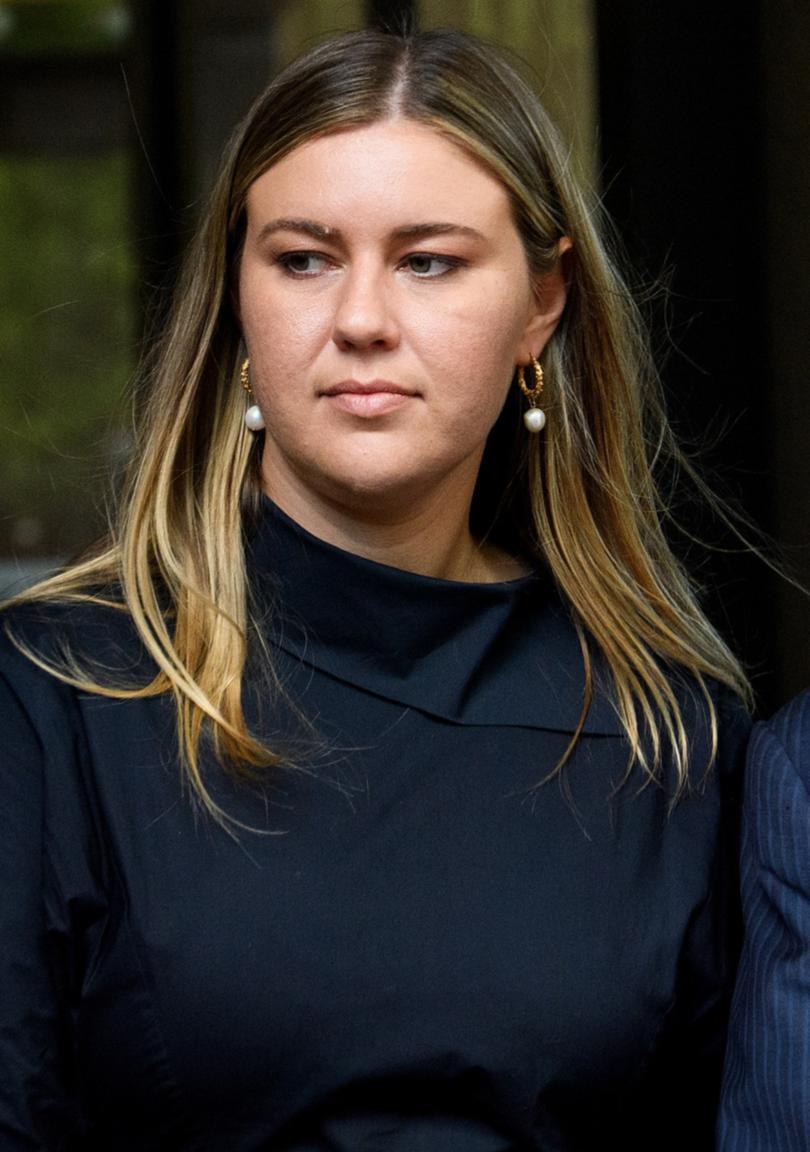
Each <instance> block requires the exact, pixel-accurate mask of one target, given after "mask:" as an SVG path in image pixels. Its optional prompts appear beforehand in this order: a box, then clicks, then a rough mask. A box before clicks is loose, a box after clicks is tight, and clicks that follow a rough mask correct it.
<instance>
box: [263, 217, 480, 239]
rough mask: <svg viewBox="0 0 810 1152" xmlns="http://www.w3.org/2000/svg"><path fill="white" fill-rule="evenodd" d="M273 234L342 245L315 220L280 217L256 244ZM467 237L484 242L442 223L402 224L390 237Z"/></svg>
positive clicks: (476, 234) (469, 231) (465, 228)
mask: <svg viewBox="0 0 810 1152" xmlns="http://www.w3.org/2000/svg"><path fill="white" fill-rule="evenodd" d="M274 232H301V233H303V234H304V235H306V236H312V237H313V238H314V239H315V240H328V241H330V242H331V243H333V244H342V243H343V241H344V236H343V233H342V232H341V231H340V229H339V228H329V227H328V226H327V225H325V224H318V223H317V221H315V220H306V219H299V218H297V217H291V216H282V217H279V219H277V220H270V221H268V223H267V224H265V225H263V226H262V228H261V229H260V230H259V235H258V242H259V243H261V241H262V240H266V239H267V237H268V236H271V235H272V234H273V233H274ZM450 235H457V236H469V237H471V238H472V239H474V240H484V239H485V237H484V236H483V235H482V234H481V233H480V232H478V231H476V229H475V228H469V227H468V226H467V225H466V224H451V223H444V222H437V223H424V224H404V225H403V226H402V227H401V228H395V229H394V231H393V233H392V236H393V238H394V239H395V240H412V239H416V238H423V237H424V238H427V237H430V236H450Z"/></svg>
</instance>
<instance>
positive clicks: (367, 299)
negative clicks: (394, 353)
mask: <svg viewBox="0 0 810 1152" xmlns="http://www.w3.org/2000/svg"><path fill="white" fill-rule="evenodd" d="M390 288H391V286H390V285H388V284H387V283H386V280H385V273H384V270H382V269H374V268H369V267H368V266H364V265H357V266H355V267H353V268H351V269H349V270H348V271H347V272H346V275H345V277H344V279H343V283H342V284H341V291H340V296H339V298H338V301H337V307H336V310H335V319H334V332H333V337H332V338H333V340H334V342H335V344H337V346H338V347H339V348H341V349H342V350H343V351H353V350H357V349H359V350H362V349H369V348H374V349H384V348H393V347H394V346H395V345H396V344H397V342H398V340H399V326H398V324H397V321H396V317H395V315H394V309H393V301H392V299H391V291H390Z"/></svg>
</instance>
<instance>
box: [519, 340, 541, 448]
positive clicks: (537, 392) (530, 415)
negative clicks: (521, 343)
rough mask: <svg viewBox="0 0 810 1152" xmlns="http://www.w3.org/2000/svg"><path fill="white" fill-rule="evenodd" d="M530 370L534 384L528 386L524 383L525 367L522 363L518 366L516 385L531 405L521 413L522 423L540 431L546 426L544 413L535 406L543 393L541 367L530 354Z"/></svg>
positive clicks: (530, 428)
mask: <svg viewBox="0 0 810 1152" xmlns="http://www.w3.org/2000/svg"><path fill="white" fill-rule="evenodd" d="M532 371H533V372H534V384H533V385H531V386H530V385H529V384H527V383H526V369H525V367H524V366H523V365H522V364H520V365H519V366H518V387H519V388H520V390H521V392H522V393H523V395H524V396H525V397H526V399H527V400H528V401H529V404H530V405H531V407H530V408H528V409H527V410H526V411H525V412H524V413H523V423H524V424H525V425H526V427H527V428H528V430H529V431H530V432H542V430H543V428H545V426H546V414H545V412H544V411H543V409H542V408H538V407H537V402H538V400H539V399H540V397H541V396H542V395H543V369H542V368H541V367H540V362H539V360H537V359H536V357H534V356H532Z"/></svg>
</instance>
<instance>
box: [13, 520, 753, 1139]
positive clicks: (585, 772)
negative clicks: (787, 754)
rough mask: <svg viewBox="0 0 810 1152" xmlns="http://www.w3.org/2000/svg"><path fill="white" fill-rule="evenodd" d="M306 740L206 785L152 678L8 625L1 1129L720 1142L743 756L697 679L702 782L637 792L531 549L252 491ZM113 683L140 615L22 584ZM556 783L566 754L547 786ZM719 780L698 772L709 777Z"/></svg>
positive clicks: (731, 715) (689, 696) (267, 719)
mask: <svg viewBox="0 0 810 1152" xmlns="http://www.w3.org/2000/svg"><path fill="white" fill-rule="evenodd" d="M249 553H250V568H251V579H252V583H253V585H254V590H255V593H256V596H257V599H258V602H259V604H260V605H261V607H262V611H263V612H264V614H265V619H263V621H262V627H263V628H264V629H265V635H266V638H267V639H268V640H269V641H270V645H271V649H272V651H273V653H274V656H275V661H276V664H275V667H276V673H277V683H276V684H274V683H273V681H272V680H270V679H269V678H268V677H267V676H266V675H264V674H260V673H259V672H257V674H256V675H252V676H251V677H250V678H249V682H248V686H247V688H246V694H245V706H246V709H247V714H248V717H249V719H250V721H251V724H252V725H253V726H254V728H255V730H256V731H258V732H260V733H261V734H262V735H263V736H264V737H265V738H266V739H267V740H268V741H269V742H270V743H271V744H272V743H273V742H275V745H276V746H277V747H279V748H282V749H284V750H286V752H287V754H288V756H289V758H290V760H291V762H292V763H293V764H294V767H290V768H281V769H276V770H273V771H269V772H268V773H267V774H266V778H264V779H262V780H258V781H256V782H253V783H249V784H248V783H237V782H235V781H233V780H232V779H231V778H230V777H228V776H227V775H226V774H225V773H224V772H222V771H221V770H220V769H219V768H218V767H217V766H216V764H215V763H214V762H213V760H212V758H210V757H208V761H207V768H206V771H207V777H206V778H207V782H208V784H209V786H210V787H211V789H212V791H213V793H214V795H215V796H216V798H217V800H218V801H219V802H220V803H221V804H222V805H223V806H224V807H225V808H226V809H227V811H228V812H229V813H230V814H231V815H232V816H233V817H234V818H235V819H236V820H239V821H242V822H243V823H244V824H246V825H248V826H249V828H250V829H253V830H246V831H241V832H239V833H238V836H237V837H233V836H229V835H228V834H227V833H226V832H225V831H223V830H222V829H221V828H219V827H217V826H215V825H213V824H212V823H211V822H210V821H209V820H207V819H203V818H200V817H195V813H194V810H193V807H192V805H191V803H190V801H189V798H188V796H187V794H186V793H185V792H184V789H183V786H182V783H181V779H180V774H179V769H178V764H177V754H176V740H175V733H174V726H173V708H172V705H171V702H170V701H168V700H167V699H165V698H151V699H144V700H136V701H116V700H110V699H107V698H104V697H101V696H97V695H88V694H85V693H81V692H77V691H74V690H73V689H71V688H69V687H66V686H64V685H62V684H61V683H59V682H58V681H57V680H56V679H55V678H53V677H52V676H49V675H48V674H47V673H44V672H42V671H40V670H39V669H38V668H37V667H36V666H35V665H34V664H33V663H31V662H30V661H29V660H28V659H27V658H26V657H24V656H22V655H21V654H20V653H19V652H18V651H17V650H16V649H15V647H14V646H13V645H12V644H11V643H10V642H9V641H7V640H5V639H3V641H2V645H1V646H0V717H1V718H2V748H0V769H1V771H0V781H1V782H2V802H1V803H0V818H1V819H2V830H1V831H0V853H2V857H1V859H2V891H0V940H2V949H1V950H0V951H1V952H2V961H1V962H2V984H1V985H0V1149H2V1152H17V1150H22V1149H47V1150H49V1152H50V1150H56V1149H59V1150H71V1152H73V1150H81V1152H88V1150H96V1149H98V1150H101V1149H103V1150H104V1152H110V1150H111V1149H115V1152H136V1150H137V1152H150V1150H157V1149H160V1150H163V1152H192V1150H194V1152H203V1150H205V1152H209V1150H210V1152H226V1150H227V1152H258V1150H259V1149H263V1150H270V1149H272V1150H273V1152H316V1150H318V1152H326V1150H327V1149H328V1150H330V1152H358V1150H359V1149H364V1150H373V1149H386V1150H388V1149H390V1150H391V1152H462V1150H463V1152H505V1150H506V1149H537V1150H540V1149H542V1150H550V1149H555V1150H556V1149H559V1150H562V1149H565V1150H574V1149H577V1150H579V1149H582V1150H585V1149H587V1150H589V1152H592V1150H594V1149H596V1148H610V1147H614V1146H615V1147H621V1148H622V1149H623V1150H625V1152H631V1150H633V1149H639V1150H641V1149H644V1150H645V1152H647V1150H649V1149H650V1148H655V1149H657V1150H661V1149H670V1148H671V1149H676V1148H677V1149H681V1148H682V1147H683V1146H688V1147H689V1148H690V1152H695V1150H696V1149H709V1148H711V1147H713V1137H712V1131H713V1124H714V1112H715V1108H716V1098H717V1089H718V1081H719V1070H720V1063H721V1060H722V1050H723V1046H724V1039H725V1028H726V1015H727V1008H728V992H729V982H730V980H731V978H732V975H733V968H734V963H735V956H736V947H737V919H738V914H737V906H736V897H735V892H736V878H735V864H734V861H735V858H736V839H737V784H738V780H737V771H738V765H739V759H740V755H741V749H742V745H743V742H744V739H745V735H746V731H747V720H746V718H745V716H744V714H743V712H742V710H741V709H740V708H739V706H737V705H736V704H735V703H734V702H733V701H732V700H730V699H729V698H728V697H727V696H726V695H725V694H724V693H718V704H719V708H720V715H721V729H720V756H719V761H718V763H717V765H716V767H715V768H714V769H713V771H712V772H711V773H710V774H709V776H708V777H707V778H706V779H705V780H703V778H702V770H703V767H704V766H705V763H706V761H707V759H708V755H709V733H708V727H707V724H706V721H705V717H704V714H703V709H702V707H701V706H700V705H699V703H698V697H697V694H693V693H692V692H691V691H690V689H689V685H688V683H686V682H685V683H684V684H683V685H682V686H681V689H680V690H681V691H682V694H683V699H684V706H685V709H686V711H687V713H688V715H689V717H690V721H689V723H690V731H691V734H692V740H691V742H692V754H693V757H694V764H695V771H696V787H695V789H694V792H693V794H692V795H690V796H689V797H688V798H687V799H685V800H683V801H682V802H681V803H679V804H678V805H677V806H676V807H675V808H674V810H673V811H672V812H670V811H669V808H668V805H669V794H668V789H669V786H670V785H671V782H672V781H671V772H670V770H669V769H668V768H667V769H665V774H664V787H662V788H661V787H657V786H648V787H646V788H641V783H642V777H641V775H640V773H639V772H638V770H637V769H634V770H633V772H632V774H631V778H630V780H629V781H628V782H627V783H625V784H624V785H623V786H621V787H620V783H621V781H622V779H623V777H624V775H625V771H626V769H627V757H628V748H627V744H626V742H625V739H624V736H623V734H622V730H621V728H620V726H619V724H618V721H617V719H616V715H615V712H614V710H613V707H612V705H611V702H610V699H609V697H608V695H607V694H606V693H602V692H598V693H597V695H596V698H595V699H594V702H593V705H592V707H591V709H590V711H589V713H588V716H587V719H586V722H585V728H584V732H583V734H582V737H581V739H580V740H579V742H578V744H577V746H576V751H575V753H574V755H573V757H572V759H571V761H570V763H569V765H568V767H567V768H566V770H565V772H564V774H563V776H562V777H561V778H553V779H550V780H546V777H547V776H548V774H549V773H550V772H552V770H553V768H554V766H555V764H556V763H557V761H558V760H559V758H560V757H561V756H562V754H563V753H564V751H565V749H566V747H567V746H568V743H569V741H570V738H571V734H572V732H573V731H574V729H575V727H576V724H577V720H578V717H579V712H580V705H581V699H582V691H583V671H582V657H581V653H580V648H579V642H578V640H577V637H576V634H575V632H574V629H573V627H572V625H571V622H570V620H569V618H568V614H567V612H566V610H565V608H564V606H563V605H562V604H561V602H560V600H559V598H558V597H557V595H556V593H555V590H554V588H553V585H552V584H551V582H550V581H549V580H548V579H547V578H546V577H544V576H530V577H526V578H524V579H520V580H516V581H512V582H508V583H502V584H462V583H455V582H451V581H441V580H435V579H430V578H427V577H421V576H415V575H413V574H409V573H405V572H401V571H398V570H396V569H392V568H388V567H385V566H383V565H379V564H375V563H372V562H370V561H367V560H364V559H362V558H359V557H357V556H354V555H352V554H349V553H345V552H342V551H340V550H339V549H336V548H334V547H332V546H330V545H328V544H326V543H324V542H322V541H320V540H317V539H315V538H314V537H312V536H310V535H308V534H307V533H306V532H304V531H303V530H302V529H300V528H299V527H298V526H296V525H295V524H293V523H292V522H291V521H290V520H289V519H287V517H285V516H284V515H283V514H282V513H281V512H279V511H278V510H276V509H274V508H273V507H272V506H271V505H269V504H267V505H266V507H265V510H264V513H263V517H262V521H261V523H260V525H259V527H258V531H257V533H256V535H255V538H253V539H252V540H251V542H250V545H249ZM12 624H13V626H14V627H15V629H16V630H17V632H18V633H22V634H24V636H25V638H26V639H27V641H28V642H29V643H33V644H35V645H36V646H38V647H39V648H40V649H41V650H44V651H46V652H52V651H53V650H54V645H56V644H58V643H60V642H61V639H60V638H62V637H65V636H67V637H68V639H69V641H70V642H71V643H72V644H73V646H74V647H75V648H77V649H78V650H79V651H80V652H83V653H85V654H89V655H90V656H91V657H92V659H93V660H94V661H96V662H97V663H98V664H99V665H100V666H101V667H102V668H104V669H106V670H107V671H106V673H105V675H108V676H109V677H110V678H111V679H115V678H117V679H119V680H120V679H122V678H123V679H126V680H129V681H130V682H131V681H133V680H136V681H137V680H138V679H139V678H142V677H144V676H145V675H148V673H149V668H148V661H146V660H145V658H144V657H143V654H142V652H141V650H140V647H139V645H138V643H137V641H136V640H135V638H134V636H133V632H132V628H131V625H130V623H129V621H128V618H127V617H126V616H125V615H124V614H123V613H117V612H113V611H110V610H104V609H100V608H97V607H93V606H91V607H89V608H86V607H82V608H73V609H58V610H57V609H55V608H49V609H47V610H46V611H43V610H39V611H38V612H35V611H33V610H26V612H25V613H24V614H18V615H17V617H16V618H12ZM544 781H545V782H544ZM701 781H702V782H701Z"/></svg>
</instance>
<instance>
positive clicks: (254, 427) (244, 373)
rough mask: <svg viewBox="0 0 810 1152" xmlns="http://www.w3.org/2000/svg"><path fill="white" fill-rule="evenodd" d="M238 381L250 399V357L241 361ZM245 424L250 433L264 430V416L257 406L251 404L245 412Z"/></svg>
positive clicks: (251, 394) (251, 395) (251, 396)
mask: <svg viewBox="0 0 810 1152" xmlns="http://www.w3.org/2000/svg"><path fill="white" fill-rule="evenodd" d="M239 380H240V381H241V384H242V387H243V388H244V390H245V391H246V392H247V394H248V397H249V398H250V399H252V398H253V389H252V388H251V386H250V357H249V356H247V357H245V359H244V360H243V361H242V367H241V368H240V369H239ZM245 424H247V426H248V428H249V429H250V430H251V432H261V430H262V428H264V416H262V410H261V408H260V407H259V405H258V404H251V405H250V407H249V408H248V410H247V411H246V412H245Z"/></svg>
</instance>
